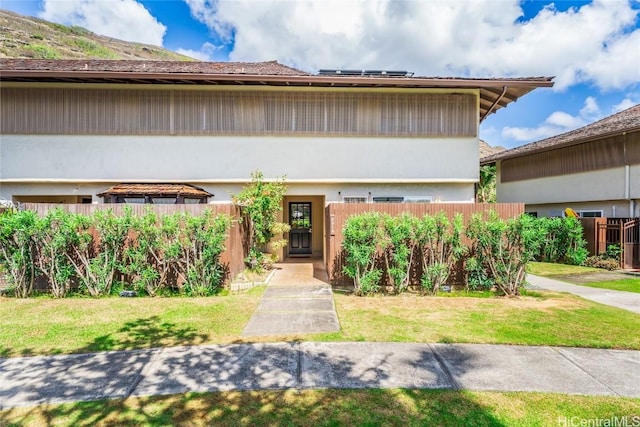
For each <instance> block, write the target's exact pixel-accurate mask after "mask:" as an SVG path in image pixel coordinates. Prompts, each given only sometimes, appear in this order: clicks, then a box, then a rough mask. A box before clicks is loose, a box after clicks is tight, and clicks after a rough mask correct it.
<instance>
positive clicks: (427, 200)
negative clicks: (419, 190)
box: [404, 196, 433, 203]
mask: <svg viewBox="0 0 640 427" xmlns="http://www.w3.org/2000/svg"><path fill="white" fill-rule="evenodd" d="M432 200H433V197H431V196H411V197H405V198H404V203H431V201H432Z"/></svg>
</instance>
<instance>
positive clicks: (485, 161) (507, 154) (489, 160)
mask: <svg viewBox="0 0 640 427" xmlns="http://www.w3.org/2000/svg"><path fill="white" fill-rule="evenodd" d="M638 131H640V126H636V127H632V128H629V129H624V130H617V131H612V132H607V133H602V134H599V135H590V136H586V137H582V138H577V139H574V140H571V141H565V142H561V143H558V144H556V145H552V146H547V147H540V148H534V149H531V150H526V151H522V152H519V153H518V152H515V153H511V151H515V150H517V149H518V147H516V148H513V149H511V150H507V151H503V152H501V153H498V154H493V155H491V156H487V157H485V158H482V159H480V166H484V165H490V164H494V163H497V162H498V161H502V160H509V159H515V158H518V157H524V156H528V155H531V154H537V153H543V152H546V151H553V150H557V149H559V148H565V147H570V146H572V145H578V144H584V143H587V142H593V141H597V140H599V139H604V138H609V137H612V136H616V135H622V134H625V133H629V132H638ZM543 141H544V140H543ZM537 142H541V141H536V142H532V143H531V144H535V143H537Z"/></svg>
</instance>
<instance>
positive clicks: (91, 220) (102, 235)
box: [68, 209, 132, 297]
mask: <svg viewBox="0 0 640 427" xmlns="http://www.w3.org/2000/svg"><path fill="white" fill-rule="evenodd" d="M73 219H74V220H75V224H74V227H73V228H74V231H75V233H73V244H72V248H73V251H72V252H70V253H68V258H69V260H70V261H71V263H72V264H73V265H74V268H75V271H76V274H77V276H78V279H79V281H80V285H81V287H82V288H83V289H84V290H86V291H87V292H88V293H89V295H91V296H93V297H99V296H105V295H109V294H110V293H111V287H112V285H113V283H114V279H115V276H116V272H117V271H119V270H122V265H121V262H122V258H123V253H124V248H125V242H126V240H127V236H128V233H129V229H130V224H131V221H132V215H131V210H130V209H125V212H124V216H121V217H119V216H116V215H114V214H113V212H112V211H111V210H107V211H96V212H95V213H94V214H93V215H92V216H86V215H78V214H76V215H73Z"/></svg>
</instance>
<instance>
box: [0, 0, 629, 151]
mask: <svg viewBox="0 0 640 427" xmlns="http://www.w3.org/2000/svg"><path fill="white" fill-rule="evenodd" d="M0 7H1V8H3V9H8V10H12V11H14V12H17V13H20V14H23V15H30V16H36V17H39V18H43V19H46V20H48V21H53V22H58V23H61V24H67V25H79V26H82V27H84V28H87V29H89V30H91V31H93V32H94V33H97V34H102V35H106V36H109V37H115V38H119V39H123V40H128V41H135V42H141V43H148V44H152V45H157V46H162V47H164V48H166V49H169V50H173V51H176V52H180V53H183V54H185V55H188V56H191V57H194V58H198V59H201V60H208V61H250V62H252V61H266V60H277V61H279V62H280V63H283V64H286V65H290V66H293V67H296V68H299V69H302V70H305V71H308V72H312V73H315V72H317V71H318V70H319V69H321V68H329V69H358V70H362V69H377V70H406V71H410V72H413V73H414V75H415V76H430V77H431V76H441V77H442V76H446V77H535V76H555V80H554V81H555V85H554V87H553V88H551V89H536V90H535V91H533V92H532V93H530V94H528V95H525V96H524V97H522V98H521V99H519V100H518V101H517V102H515V103H511V104H509V106H507V108H504V109H501V110H499V111H498V112H497V113H496V114H492V115H491V116H489V117H488V118H487V119H486V120H485V121H484V122H483V123H482V124H481V126H480V137H481V139H483V140H485V141H486V142H488V143H489V144H491V145H494V146H497V145H501V146H504V147H506V148H512V147H516V146H520V145H523V144H526V143H529V142H532V141H538V140H541V139H544V138H547V137H550V136H553V135H557V134H560V133H564V132H567V131H570V130H573V129H576V128H578V127H581V126H584V125H587V124H589V123H592V122H594V121H596V120H599V119H601V118H604V117H607V116H609V115H611V114H614V113H616V112H618V111H622V110H624V109H626V108H629V107H631V106H633V105H636V104H639V103H640V0H606V1H605V0H593V1H564V0H560V1H555V2H550V1H546V0H533V1H532V0H422V1H420V0H285V1H280V0H1V1H0Z"/></svg>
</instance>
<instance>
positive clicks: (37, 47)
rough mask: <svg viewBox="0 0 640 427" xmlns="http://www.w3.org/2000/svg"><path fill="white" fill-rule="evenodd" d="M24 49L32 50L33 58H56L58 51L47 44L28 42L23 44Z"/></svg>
mask: <svg viewBox="0 0 640 427" xmlns="http://www.w3.org/2000/svg"><path fill="white" fill-rule="evenodd" d="M25 49H27V50H29V51H31V52H33V57H34V58H35V59H58V57H59V55H58V52H57V51H56V50H55V49H54V48H52V47H49V46H46V45H43V44H30V45H27V46H25Z"/></svg>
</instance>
